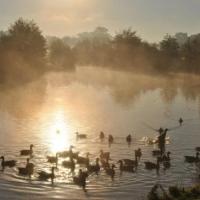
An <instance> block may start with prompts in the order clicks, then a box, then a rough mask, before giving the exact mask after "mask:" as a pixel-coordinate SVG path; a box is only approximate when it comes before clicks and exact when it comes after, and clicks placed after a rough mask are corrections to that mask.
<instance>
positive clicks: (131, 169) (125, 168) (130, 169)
mask: <svg viewBox="0 0 200 200" xmlns="http://www.w3.org/2000/svg"><path fill="white" fill-rule="evenodd" d="M118 163H119V164H120V166H119V169H120V171H121V172H123V171H125V172H135V171H134V166H133V165H124V164H123V161H122V160H119V161H118Z"/></svg>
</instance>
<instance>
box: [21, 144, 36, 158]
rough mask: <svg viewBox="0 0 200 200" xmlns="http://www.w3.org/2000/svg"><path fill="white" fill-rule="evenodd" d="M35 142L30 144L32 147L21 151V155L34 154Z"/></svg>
mask: <svg viewBox="0 0 200 200" xmlns="http://www.w3.org/2000/svg"><path fill="white" fill-rule="evenodd" d="M33 147H34V146H33V144H31V145H30V149H25V150H21V151H20V155H21V156H32V154H33Z"/></svg>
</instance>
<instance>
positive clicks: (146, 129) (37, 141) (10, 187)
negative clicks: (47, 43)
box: [0, 67, 200, 200]
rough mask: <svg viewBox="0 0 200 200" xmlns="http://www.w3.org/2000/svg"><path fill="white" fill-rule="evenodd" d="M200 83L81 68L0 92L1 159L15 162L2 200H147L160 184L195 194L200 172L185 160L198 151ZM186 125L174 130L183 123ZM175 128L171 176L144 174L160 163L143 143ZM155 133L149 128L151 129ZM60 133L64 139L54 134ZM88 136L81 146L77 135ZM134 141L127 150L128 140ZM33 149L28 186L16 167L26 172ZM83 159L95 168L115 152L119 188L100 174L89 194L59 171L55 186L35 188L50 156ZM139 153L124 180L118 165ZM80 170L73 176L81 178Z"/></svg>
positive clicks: (0, 183)
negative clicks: (69, 154) (24, 153)
mask: <svg viewBox="0 0 200 200" xmlns="http://www.w3.org/2000/svg"><path fill="white" fill-rule="evenodd" d="M199 89H200V78H199V77H198V76H195V75H185V74H179V75H177V76H176V77H175V76H174V75H169V76H167V77H162V76H158V75H151V76H150V75H141V74H134V73H131V72H123V71H121V72H120V71H114V70H111V69H102V68H97V67H78V68H77V69H76V70H75V71H71V72H52V73H49V74H46V75H45V76H43V77H41V78H40V79H39V80H36V81H34V82H32V83H29V84H26V85H21V86H18V87H15V88H14V87H12V88H5V87H1V90H0V155H4V156H5V159H15V160H17V166H16V167H14V168H11V169H10V168H6V169H5V170H4V171H0V199H2V200H4V199H8V200H12V199H17V200H18V199H19V200H27V199H29V200H32V199H34V200H37V199H48V200H49V199H70V200H71V199H92V200H93V199H95V200H96V199H97V200H100V199H102V200H103V199H105V200H107V199H108V200H110V199H113V200H114V199H122V198H123V199H124V200H125V199H145V198H146V195H147V194H148V192H149V191H150V189H151V187H152V186H153V185H154V184H155V183H161V184H162V185H163V186H165V187H167V186H169V185H179V186H191V184H195V183H197V182H199V180H198V178H197V177H198V174H199V171H198V169H197V168H196V166H195V165H193V164H188V163H185V162H184V155H195V147H196V146H200V144H199V141H200V134H199V130H200V118H199V113H200V90H199ZM180 117H182V118H183V119H184V123H183V126H181V127H179V128H176V129H173V127H177V126H178V125H179V124H178V119H179V118H180ZM161 126H162V127H167V128H172V129H173V130H172V131H169V132H168V136H169V138H170V139H169V144H167V146H166V148H167V151H170V152H171V158H172V159H171V168H170V169H168V170H164V169H163V167H161V169H160V171H159V173H156V171H155V170H152V171H148V170H146V169H145V168H144V162H145V161H153V162H155V158H153V157H152V153H151V152H152V150H153V149H156V148H157V146H156V145H148V144H146V143H145V142H144V141H143V140H142V138H144V137H149V138H154V137H155V136H156V135H157V133H156V132H155V131H154V130H153V129H152V128H155V129H158V128H159V127H161ZM151 127H152V128H151ZM57 130H59V134H58V133H57ZM76 131H78V132H80V133H83V134H87V139H83V140H76V136H75V132H76ZM100 131H104V133H105V134H106V136H107V135H108V134H112V135H113V136H114V143H113V144H112V145H111V146H110V147H109V146H108V142H107V139H105V141H103V142H101V141H100V140H99V133H100ZM128 134H131V135H132V137H133V142H132V144H131V145H130V146H128V145H127V143H126V141H125V138H126V136H127V135H128ZM30 144H33V145H34V149H33V150H34V156H33V158H32V159H31V162H33V163H34V164H35V173H34V175H33V177H32V178H31V180H30V179H29V178H27V177H23V176H20V175H19V174H18V169H17V167H19V166H24V165H25V164H26V157H21V156H20V154H19V152H20V150H21V149H27V148H29V146H30ZM70 145H74V146H75V148H74V151H79V152H80V155H83V156H85V154H86V153H87V152H90V154H91V155H90V160H91V162H94V161H95V158H96V157H98V156H99V152H100V150H101V149H103V150H104V151H110V153H111V159H112V160H111V162H112V163H115V165H116V166H117V168H116V175H115V178H114V180H111V178H110V177H109V176H108V175H106V173H105V172H104V171H103V170H101V172H100V174H99V175H98V176H97V175H90V176H89V178H88V182H87V190H88V191H87V193H84V192H83V191H82V189H81V188H79V187H78V186H76V185H74V184H73V181H72V174H71V173H70V171H69V170H67V169H64V168H63V167H62V166H61V162H62V159H60V160H59V164H58V169H56V170H55V174H56V179H55V181H54V184H53V185H51V182H50V181H47V182H42V181H39V180H38V174H37V172H39V171H40V170H46V171H49V170H50V168H51V166H52V165H51V164H49V163H47V159H46V156H47V155H55V154H56V152H58V151H62V150H67V149H68V148H69V146H70ZM139 147H140V148H141V149H142V153H143V155H142V158H141V160H140V162H139V166H138V169H137V171H136V172H135V173H125V172H124V173H123V174H120V172H119V165H118V164H117V161H118V160H119V159H123V158H132V159H134V150H135V149H137V148H139ZM78 169H79V166H77V168H76V171H75V172H76V173H77V172H78Z"/></svg>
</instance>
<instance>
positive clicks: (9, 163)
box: [0, 156, 17, 169]
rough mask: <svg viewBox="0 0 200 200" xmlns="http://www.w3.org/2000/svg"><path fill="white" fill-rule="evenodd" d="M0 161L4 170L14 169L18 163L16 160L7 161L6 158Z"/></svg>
mask: <svg viewBox="0 0 200 200" xmlns="http://www.w3.org/2000/svg"><path fill="white" fill-rule="evenodd" d="M0 159H1V160H2V161H1V166H2V168H3V169H4V168H5V167H10V168H11V167H14V166H15V165H16V163H17V161H16V160H5V157H4V156H1V157H0Z"/></svg>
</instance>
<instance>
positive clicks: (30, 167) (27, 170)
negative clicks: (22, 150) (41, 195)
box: [18, 158, 34, 177]
mask: <svg viewBox="0 0 200 200" xmlns="http://www.w3.org/2000/svg"><path fill="white" fill-rule="evenodd" d="M18 170H19V174H20V175H24V176H27V175H28V176H29V177H30V176H31V175H32V174H33V171H34V164H33V163H30V162H29V158H27V163H26V167H19V168H18Z"/></svg>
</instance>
